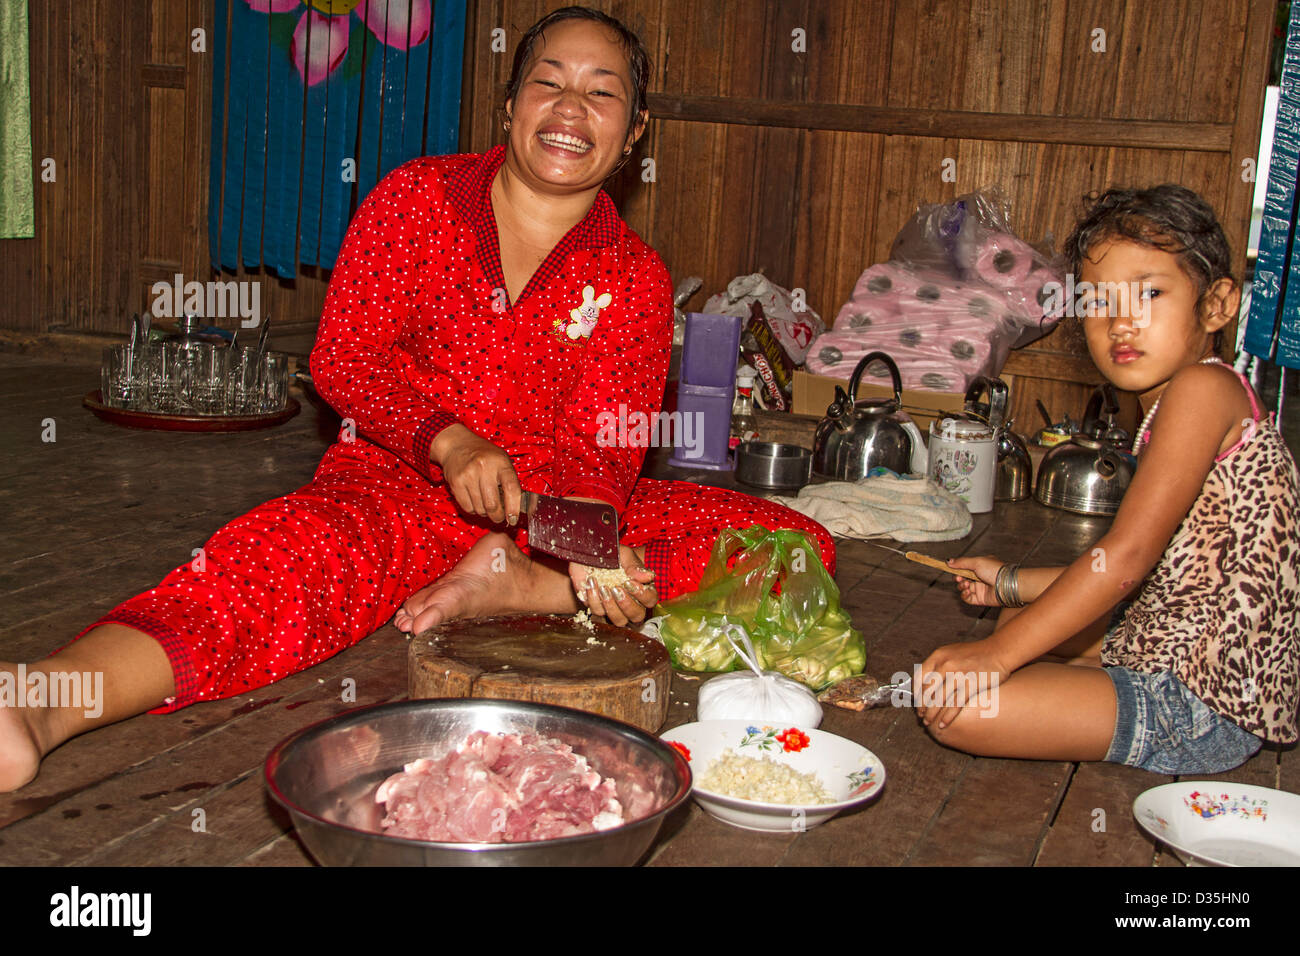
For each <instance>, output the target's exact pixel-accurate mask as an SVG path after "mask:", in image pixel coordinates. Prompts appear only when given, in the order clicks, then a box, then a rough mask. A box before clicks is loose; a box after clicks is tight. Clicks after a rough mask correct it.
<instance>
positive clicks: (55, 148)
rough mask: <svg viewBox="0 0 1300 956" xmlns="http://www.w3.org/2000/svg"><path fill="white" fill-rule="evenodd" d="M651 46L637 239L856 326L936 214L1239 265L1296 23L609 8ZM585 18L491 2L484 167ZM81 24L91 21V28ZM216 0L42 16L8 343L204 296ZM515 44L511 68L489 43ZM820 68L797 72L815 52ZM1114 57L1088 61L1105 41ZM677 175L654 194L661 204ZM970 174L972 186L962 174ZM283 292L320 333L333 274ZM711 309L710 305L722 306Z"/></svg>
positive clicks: (1065, 3)
mask: <svg viewBox="0 0 1300 956" xmlns="http://www.w3.org/2000/svg"><path fill="white" fill-rule="evenodd" d="M591 2H592V3H593V5H595V6H598V7H601V8H602V9H606V10H609V11H610V12H612V13H613V14H614V15H616V16H618V17H620V18H621V19H623V20H624V21H625V22H627V23H628V24H629V25H630V26H632V27H633V29H635V30H637V32H638V33H640V34H641V36H642V37H643V39H644V40H645V41H646V43H647V45H648V46H649V48H650V50H651V53H652V56H653V59H654V64H655V67H654V73H653V79H652V83H651V89H652V92H653V96H652V101H651V107H652V112H653V113H654V115H655V117H656V119H655V120H654V122H652V124H651V127H650V131H649V132H648V133H647V135H646V137H645V138H644V139H643V140H642V144H641V146H640V148H639V150H638V152H637V153H636V154H634V160H635V161H634V162H632V163H629V164H628V166H627V168H626V169H625V170H624V171H623V173H622V174H621V175H620V176H619V178H618V180H617V181H616V182H614V183H613V184H612V185H611V192H612V193H613V194H614V197H615V199H616V201H618V203H619V206H620V208H621V209H622V211H623V213H624V215H625V216H626V218H627V219H628V221H629V222H630V223H631V224H632V226H633V228H635V229H637V230H638V231H639V232H640V233H641V234H642V235H643V236H644V237H645V238H646V239H647V241H649V242H650V243H651V244H652V245H654V246H655V247H656V248H657V249H659V250H660V252H662V253H663V255H664V258H665V259H666V260H667V262H668V265H669V268H670V269H671V270H672V271H673V274H674V275H675V276H677V277H682V276H685V275H689V274H697V275H702V276H703V277H704V279H705V287H706V291H708V292H712V291H716V290H719V289H721V288H722V287H723V285H724V284H725V283H726V282H727V281H728V280H729V279H730V278H731V277H733V276H735V275H738V274H741V273H746V272H751V271H754V270H758V269H762V270H764V271H766V272H767V274H768V275H770V276H771V277H772V278H773V279H775V280H776V281H778V282H781V283H783V284H785V285H788V286H793V285H797V286H800V287H802V288H804V289H806V290H807V293H808V301H809V302H810V303H811V304H812V305H813V307H814V308H816V309H817V310H818V311H819V312H821V313H822V314H823V315H826V316H828V317H830V316H833V315H834V313H835V312H836V311H837V310H838V308H839V305H840V304H841V303H842V302H843V300H844V299H845V298H846V297H847V295H848V293H849V290H850V289H851V288H852V285H853V282H854V280H855V279H856V277H857V275H858V273H859V272H860V271H861V270H862V269H863V268H864V267H865V266H866V265H868V264H870V263H871V262H875V261H878V260H880V259H883V258H886V257H887V256H888V251H889V246H890V243H891V241H892V239H893V237H894V235H895V233H896V232H897V230H898V228H899V227H900V225H901V224H902V222H903V221H904V220H905V219H906V218H907V216H909V215H910V214H911V212H912V211H913V210H914V209H915V207H916V206H917V205H918V204H919V203H924V202H936V201H941V200H947V199H951V198H953V197H954V196H956V195H959V194H961V193H963V192H968V191H970V190H972V189H975V188H978V187H980V186H983V185H986V184H990V183H998V184H1001V185H1002V186H1003V187H1004V188H1005V189H1006V190H1007V192H1008V194H1009V196H1010V198H1011V202H1012V208H1013V214H1014V217H1015V222H1016V225H1017V227H1018V228H1019V230H1020V231H1021V233H1022V234H1023V235H1025V236H1026V237H1027V238H1030V239H1034V240H1037V239H1040V238H1043V237H1044V236H1049V235H1050V236H1051V237H1053V238H1055V240H1056V241H1057V242H1058V243H1059V241H1060V239H1061V238H1062V237H1063V236H1064V235H1065V234H1066V233H1067V232H1068V230H1069V227H1070V224H1071V222H1072V219H1073V216H1074V214H1075V212H1076V210H1077V208H1078V202H1079V198H1080V197H1081V196H1082V195H1083V194H1085V193H1087V192H1089V191H1091V190H1094V189H1098V188H1101V187H1104V186H1106V185H1108V184H1111V183H1149V182H1155V181H1163V180H1172V181H1177V182H1182V183H1185V184H1187V185H1189V186H1191V187H1193V188H1195V189H1198V190H1200V191H1202V192H1203V193H1204V194H1205V195H1206V196H1207V198H1209V199H1210V201H1211V202H1212V203H1214V204H1215V206H1216V208H1218V209H1219V211H1220V214H1221V215H1222V217H1223V219H1224V222H1225V226H1226V228H1227V229H1228V233H1229V238H1230V240H1231V241H1232V243H1233V245H1234V248H1235V250H1236V254H1237V263H1238V270H1239V271H1241V269H1242V268H1243V267H1244V255H1245V252H1244V250H1245V244H1246V234H1247V229H1248V218H1249V215H1250V198H1251V194H1252V189H1253V186H1252V184H1250V183H1247V182H1243V180H1242V177H1241V162H1242V160H1243V159H1246V158H1250V157H1253V156H1255V155H1256V152H1257V143H1258V131H1259V119H1260V115H1261V113H1262V102H1263V88H1264V82H1265V75H1266V69H1267V55H1268V49H1269V44H1270V41H1271V26H1272V17H1273V13H1274V8H1275V3H1274V0H1176V2H1170V3H1162V4H1152V3H1147V2H1145V0H1050V2H1040V0H897V2H885V0H729V2H727V3H721V2H717V3H708V2H706V3H701V2H698V0H612V2H611V0H591ZM561 3H562V0H477V2H471V6H470V17H469V30H468V35H467V38H466V67H465V69H466V72H465V77H466V95H465V99H464V102H463V106H462V145H463V147H464V148H465V149H468V150H481V149H485V148H487V147H488V146H490V145H492V144H493V143H495V142H498V141H500V138H501V133H500V126H499V123H498V107H499V106H500V100H501V92H502V89H503V84H504V82H505V80H506V77H507V73H508V70H509V64H510V53H511V52H512V51H513V47H514V44H515V42H516V41H517V40H518V38H519V37H520V36H521V35H522V33H523V31H524V30H525V29H526V28H527V27H528V26H529V24H531V23H532V22H533V21H534V20H535V19H536V18H537V17H538V16H540V15H541V14H543V13H544V12H545V11H546V10H548V9H551V8H554V7H556V6H559V5H561ZM74 10H75V16H74ZM214 10H215V0H80V2H77V3H75V4H74V2H73V0H43V2H42V3H39V4H32V5H31V12H30V17H31V52H32V99H33V131H32V133H33V136H32V138H33V148H34V155H35V162H36V163H37V166H38V170H39V164H40V161H41V159H42V158H44V157H46V156H48V157H51V158H53V159H54V160H55V162H56V163H57V167H56V168H57V173H58V176H57V180H56V182H54V183H43V182H41V181H40V180H39V179H38V180H37V184H36V201H37V210H36V217H37V219H36V221H37V238H36V239H34V240H0V287H3V288H4V289H5V292H6V294H5V296H4V297H3V300H2V302H0V328H6V329H17V330H25V331H47V330H51V329H66V330H79V331H81V330H87V331H104V332H117V333H124V332H125V331H126V329H127V327H128V326H127V323H128V317H129V315H130V314H131V313H132V312H135V311H140V310H144V309H147V308H148V307H149V305H150V303H151V301H152V296H151V294H150V292H149V287H150V285H151V284H152V283H153V282H154V281H156V280H158V279H170V277H171V276H172V275H173V274H174V273H176V272H181V273H182V274H184V275H185V277H186V278H187V279H190V278H198V279H206V278H209V277H210V276H211V275H212V273H211V270H210V268H209V266H208V259H207V252H206V244H207V242H206V220H207V169H208V149H209V130H208V127H209V115H210V114H209V109H210V100H211V78H212V62H211V55H212V50H211V45H210V44H209V50H208V52H207V53H197V52H193V51H192V50H191V48H190V40H191V30H192V29H193V28H194V27H196V26H204V27H206V28H207V29H208V30H209V41H210V40H211V25H212V20H213V17H214ZM497 27H503V28H504V29H505V30H506V45H507V52H506V53H494V52H493V51H492V36H491V34H492V30H493V29H495V28H497ZM796 29H802V30H804V31H805V35H806V45H807V51H806V52H794V51H793V50H792V31H794V30H796ZM1098 29H1101V30H1105V32H1106V50H1105V52H1104V53H1103V52H1093V50H1092V47H1093V45H1094V32H1093V31H1094V30H1098ZM645 159H652V160H654V164H655V181H654V182H653V183H646V182H643V181H642V180H641V173H642V165H641V163H642V161H643V160H645ZM945 159H951V160H953V161H954V164H955V165H954V169H955V173H956V176H955V181H953V182H945V181H944V179H943V177H942V176H941V172H942V169H943V165H942V164H943V161H944V160H945ZM257 278H260V279H261V280H262V289H261V293H262V307H263V311H264V313H266V314H270V315H272V316H274V317H275V318H276V319H277V321H278V322H279V323H281V324H282V325H283V324H286V323H303V324H304V325H306V326H307V327H310V326H311V324H312V323H314V322H315V321H316V319H317V318H318V316H319V313H320V307H321V302H322V300H323V296H324V290H325V286H326V281H327V277H326V276H324V275H321V274H319V273H309V274H307V275H304V276H301V277H300V278H299V279H298V280H297V281H296V282H291V283H286V282H282V281H280V280H278V279H275V278H274V277H268V276H258V277H257ZM702 302H703V296H701V297H698V298H697V299H696V300H695V301H694V304H695V305H696V306H698V305H700V304H702ZM1007 371H1008V372H1010V373H1014V374H1015V375H1016V381H1017V383H1018V387H1017V395H1016V396H1015V407H1016V413H1017V417H1018V419H1020V420H1021V421H1022V422H1027V421H1029V420H1030V419H1029V417H1028V414H1027V409H1028V407H1029V406H1030V405H1031V403H1032V399H1033V398H1042V399H1043V400H1044V401H1045V402H1046V403H1047V404H1048V406H1049V407H1051V408H1052V409H1053V410H1065V409H1074V410H1075V411H1076V412H1077V411H1078V410H1079V409H1081V407H1082V404H1083V400H1084V398H1085V397H1086V395H1087V393H1088V388H1086V387H1085V386H1083V385H1080V384H1077V383H1079V382H1092V381H1096V380H1097V377H1096V372H1095V370H1093V369H1092V366H1091V363H1090V362H1089V361H1088V359H1087V358H1086V353H1085V350H1084V348H1083V343H1082V336H1081V335H1080V333H1079V330H1078V329H1077V327H1074V326H1072V325H1065V326H1063V327H1062V328H1061V329H1060V330H1058V331H1057V332H1055V333H1054V334H1053V335H1052V336H1051V337H1050V338H1049V339H1047V340H1045V341H1044V342H1043V343H1042V345H1041V346H1039V347H1034V348H1030V349H1026V350H1023V351H1021V352H1019V353H1016V354H1015V355H1014V356H1013V357H1012V359H1011V361H1010V363H1009V364H1008V368H1007Z"/></svg>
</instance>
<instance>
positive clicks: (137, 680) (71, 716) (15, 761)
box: [0, 624, 176, 793]
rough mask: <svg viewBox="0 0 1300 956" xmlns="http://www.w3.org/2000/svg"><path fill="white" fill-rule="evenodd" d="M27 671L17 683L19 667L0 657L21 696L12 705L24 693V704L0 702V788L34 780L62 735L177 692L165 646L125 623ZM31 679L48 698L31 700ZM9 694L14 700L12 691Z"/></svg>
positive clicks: (96, 631)
mask: <svg viewBox="0 0 1300 956" xmlns="http://www.w3.org/2000/svg"><path fill="white" fill-rule="evenodd" d="M24 670H25V677H26V680H25V681H24V682H19V681H18V679H17V678H18V666H17V665H14V664H10V663H7V662H0V674H3V676H0V680H3V681H5V682H6V684H7V685H8V686H7V687H6V688H5V689H6V691H8V690H9V689H12V691H13V693H14V694H15V695H16V696H15V698H14V700H13V703H15V704H17V703H18V700H19V698H21V701H22V704H23V706H12V707H10V706H6V705H5V704H0V793H7V792H9V791H10V790H17V789H18V788H19V787H22V786H25V785H26V784H28V783H30V782H31V781H32V780H33V779H34V778H35V776H36V773H37V771H38V770H39V769H40V762H41V761H42V760H43V759H44V758H45V755H46V754H48V753H49V752H50V751H52V750H54V749H55V748H56V747H58V746H59V745H60V744H62V743H63V742H64V741H65V740H68V739H69V738H71V737H75V736H77V734H82V733H85V732H86V731H88V730H94V729H95V728H96V727H103V726H105V725H107V724H111V723H114V722H116V721H119V720H123V719H125V718H127V717H134V716H135V715H136V714H142V713H144V712H145V711H146V710H149V709H151V708H153V707H157V706H158V705H159V704H160V703H162V701H163V700H164V699H166V698H167V697H170V696H171V695H172V694H175V693H176V685H175V681H174V679H173V677H172V665H171V661H170V660H169V659H168V657H167V653H166V651H164V650H163V648H162V645H161V644H159V643H158V642H157V641H156V640H154V639H153V638H152V637H150V636H149V635H148V634H145V633H142V632H141V631H137V630H135V629H134V628H129V627H126V626H124V625H122V624H104V625H101V626H99V627H96V628H93V629H91V630H90V631H88V632H87V633H86V634H85V635H83V636H82V638H81V640H79V641H77V642H76V643H74V644H70V645H68V646H67V647H66V648H64V649H63V650H61V651H60V652H59V653H57V654H54V655H52V656H50V657H47V658H45V659H43V660H39V661H35V662H34V663H31V664H27V665H25V667H24ZM36 674H43V675H44V680H43V681H42V682H41V683H39V684H38V683H36V682H34V681H33V675H36ZM73 675H75V676H76V679H71V678H72V676H73ZM56 676H57V677H58V682H57V686H58V687H59V692H58V693H56V692H55V691H54V688H55V686H56V682H55V677H56ZM11 681H12V683H10V682H11ZM29 685H30V686H31V687H32V688H34V689H36V696H41V697H43V698H44V699H43V700H39V701H37V700H33V699H31V698H30V697H29ZM42 689H43V691H44V692H43V693H42ZM4 700H5V701H6V702H8V701H9V696H8V693H6V695H5V698H4Z"/></svg>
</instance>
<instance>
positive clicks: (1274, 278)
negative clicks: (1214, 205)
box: [1242, 4, 1300, 368]
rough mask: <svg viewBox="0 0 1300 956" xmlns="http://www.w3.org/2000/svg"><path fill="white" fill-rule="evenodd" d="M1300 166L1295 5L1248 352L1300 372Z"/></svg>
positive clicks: (1299, 22) (1299, 43)
mask: <svg viewBox="0 0 1300 956" xmlns="http://www.w3.org/2000/svg"><path fill="white" fill-rule="evenodd" d="M1298 161H1300V4H1292V5H1291V22H1290V25H1289V27H1288V30H1287V38H1286V54H1285V57H1284V59H1283V63H1282V88H1281V91H1280V95H1279V98H1278V105H1277V123H1276V126H1275V127H1274V132H1273V158H1272V161H1271V162H1270V163H1269V170H1268V189H1267V192H1266V193H1265V199H1264V219H1263V226H1262V229H1261V232H1260V240H1259V258H1258V259H1257V260H1256V262H1255V281H1254V285H1253V286H1252V287H1251V294H1250V314H1249V315H1248V316H1247V318H1246V331H1245V335H1244V336H1243V338H1242V346H1243V348H1244V349H1245V351H1247V352H1249V353H1250V354H1251V355H1255V356H1258V357H1259V358H1263V359H1271V360H1273V361H1274V362H1276V363H1277V364H1278V365H1284V366H1286V367H1288V368H1300V246H1297V244H1296V242H1295V227H1296V171H1297V163H1298Z"/></svg>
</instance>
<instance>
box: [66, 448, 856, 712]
mask: <svg viewBox="0 0 1300 956" xmlns="http://www.w3.org/2000/svg"><path fill="white" fill-rule="evenodd" d="M524 484H525V487H527V486H528V485H529V484H530V482H528V481H527V480H525V481H524ZM753 524H761V525H764V526H765V527H769V528H793V529H796V530H800V531H806V532H809V533H810V534H811V535H812V536H814V537H815V539H816V542H817V546H818V547H819V548H820V550H821V554H822V560H823V562H824V563H825V564H826V567H827V569H828V570H829V571H830V572H831V573H832V574H834V571H835V545H834V542H833V540H832V539H831V537H830V535H829V534H828V533H827V532H826V530H825V529H824V528H822V526H821V525H819V524H817V523H816V522H815V521H813V520H812V519H810V518H806V517H804V516H803V515H800V514H798V513H797V512H794V511H791V510H789V509H788V508H784V507H782V506H780V505H776V504H773V503H771V502H768V501H764V500H762V499H759V498H754V497H751V496H749V495H745V494H741V493H739V492H734V491H727V490H724V489H716V488H707V487H701V486H698V485H694V484H691V483H689V482H677V481H655V480H650V479H645V478H643V479H641V480H640V481H638V482H637V485H636V488H635V490H634V491H633V493H632V497H631V499H630V500H629V502H628V506H627V508H626V510H625V512H624V515H623V533H622V536H621V540H622V541H623V543H625V544H627V545H629V546H631V547H637V546H639V545H643V544H644V545H646V564H647V566H649V567H650V569H651V570H653V571H654V572H655V577H656V588H657V590H658V593H659V596H660V598H661V599H667V598H670V597H673V596H675V595H677V594H680V593H682V592H684V591H689V590H692V589H693V588H694V587H695V586H696V584H697V583H698V581H699V578H700V575H701V573H702V572H703V570H704V565H705V563H706V562H707V560H708V556H709V553H710V551H711V550H712V548H713V544H714V541H715V540H716V538H717V535H718V533H719V532H720V531H721V530H722V529H724V528H728V527H735V528H747V527H749V526H750V525H753ZM491 530H492V527H491V526H490V525H488V524H487V523H471V522H469V521H466V520H465V518H464V517H463V516H462V515H461V513H460V511H459V510H458V508H457V507H456V505H455V503H454V502H453V501H452V500H451V498H450V496H449V494H448V493H447V489H446V486H445V485H443V484H437V485H434V484H430V483H429V482H428V480H427V479H425V478H424V477H423V476H422V475H420V474H419V473H418V472H416V471H415V470H414V469H413V468H411V466H409V465H407V464H406V463H405V462H403V461H401V460H400V459H398V458H396V457H394V456H392V455H389V454H388V453H386V452H383V451H381V450H379V449H377V448H374V447H373V446H368V445H365V444H363V443H360V442H358V443H356V444H353V445H335V446H334V447H333V448H331V449H330V450H329V452H328V453H327V454H326V456H325V458H324V460H323V461H322V462H321V465H320V468H319V469H318V470H317V473H316V475H315V477H314V478H313V479H312V481H311V482H310V483H309V484H307V485H306V486H304V487H302V488H300V489H299V490H297V491H295V492H294V493H293V494H289V495H285V496H284V497H282V498H276V499H274V500H273V501H268V502H267V503H266V504H263V505H259V506H258V507H256V508H254V509H253V510H252V511H250V512H248V513H247V514H245V515H243V516H242V517H239V518H236V519H235V520H234V521H232V522H230V523H229V524H227V525H226V526H225V527H223V528H222V529H221V530H219V531H218V532H217V533H216V534H214V535H213V536H212V538H210V539H209V540H208V542H207V543H206V544H205V545H204V547H203V551H202V553H201V555H200V556H199V557H196V558H195V560H194V561H191V562H189V563H187V564H185V565H183V566H181V567H180V568H177V569H176V570H175V571H173V572H172V573H171V574H169V575H167V577H166V578H164V579H163V581H162V582H161V583H160V584H159V585H158V586H157V587H155V588H152V589H151V590H149V591H146V592H145V593H143V594H140V595H137V596H136V597H134V598H131V599H130V600H128V601H125V602H124V603H122V604H121V605H119V606H118V607H117V608H115V609H114V610H113V611H111V612H109V613H108V614H107V615H105V616H104V617H103V618H101V619H100V620H99V621H97V622H96V623H95V624H93V625H91V627H88V628H86V631H89V630H90V629H91V628H93V627H97V626H99V625H101V624H108V623H118V624H124V625H126V626H128V627H132V628H135V629H137V630H140V631H143V632H145V633H147V634H150V635H151V636H153V637H154V638H156V639H157V640H158V641H159V643H161V645H162V646H163V649H164V650H165V651H166V653H167V656H168V658H169V659H170V661H171V664H172V669H173V672H174V675H175V681H176V694H175V696H174V697H172V698H169V699H168V701H167V702H166V704H165V705H164V706H162V707H160V708H158V709H157V710H156V711H155V713H166V712H169V711H173V710H176V709H178V708H181V707H184V706H186V705H188V704H191V703H195V702H196V701H204V700H216V699H220V698H223V697H231V696H234V695H237V694H241V693H245V692H247V691H250V690H253V689H255V688H258V687H263V686H265V685H267V684H270V683H272V682H274V681H276V680H279V679H280V678H282V677H286V676H288V675H289V674H293V673H295V672H297V671H300V670H303V669H304V668H307V667H310V666H312V665H313V664H317V663H319V662H320V661H323V660H325V659H326V658H328V657H331V656H332V655H334V654H336V653H338V652H339V651H341V650H343V649H344V648H346V647H350V646H351V645H353V644H355V643H356V642H357V641H359V640H361V639H362V638H364V637H366V636H367V635H369V634H371V633H373V632H374V631H376V630H377V629H378V628H380V627H382V626H383V625H384V624H386V623H387V622H388V621H390V620H391V619H392V616H393V614H394V612H395V611H396V610H397V608H398V607H400V606H401V604H402V602H403V601H404V600H406V598H407V597H408V596H409V595H410V594H412V593H413V592H415V591H417V590H419V589H420V588H422V587H424V586H425V585H427V584H429V583H430V582H432V581H434V580H436V579H437V578H439V577H441V576H442V575H443V574H445V573H446V572H447V571H449V570H450V569H451V568H452V567H454V566H455V565H456V563H457V562H458V561H459V560H460V559H461V558H462V557H463V556H464V555H465V553H466V552H467V551H468V550H469V549H470V547H471V546H472V545H473V544H474V542H476V541H477V540H478V539H479V538H480V537H482V536H483V535H484V534H487V533H488V532H489V531H491ZM517 540H518V541H519V543H520V545H521V546H522V547H524V548H525V550H527V544H526V540H527V539H526V534H525V533H524V532H523V531H520V532H518V534H517ZM86 631H83V632H82V634H85V633H86ZM80 636H81V635H78V637H80Z"/></svg>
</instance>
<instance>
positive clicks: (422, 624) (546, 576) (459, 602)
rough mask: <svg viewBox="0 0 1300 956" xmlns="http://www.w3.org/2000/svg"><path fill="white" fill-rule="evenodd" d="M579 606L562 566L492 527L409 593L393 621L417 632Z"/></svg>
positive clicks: (571, 610) (572, 609)
mask: <svg viewBox="0 0 1300 956" xmlns="http://www.w3.org/2000/svg"><path fill="white" fill-rule="evenodd" d="M577 610H578V599H577V596H576V595H575V594H574V593H573V588H572V587H571V586H570V584H569V577H568V574H567V573H566V572H565V571H564V570H563V569H562V568H557V567H551V566H549V565H547V564H544V563H543V562H542V561H540V560H533V559H531V558H530V557H529V556H528V555H526V554H524V553H523V552H522V551H520V550H519V547H518V545H516V544H515V542H514V539H513V538H511V537H510V536H509V535H508V534H504V533H502V532H493V533H491V534H486V535H484V536H483V537H482V538H479V540H478V541H477V542H475V544H474V546H473V547H472V548H470V549H469V551H468V552H467V553H466V555H465V557H463V558H461V559H460V562H459V563H458V564H457V565H456V566H455V567H454V568H452V569H451V570H450V571H448V572H447V573H446V574H444V575H443V576H442V577H441V578H439V579H438V580H437V581H434V582H433V583H432V584H430V585H429V586H428V587H425V588H422V589H420V590H419V591H416V592H415V593H414V594H412V595H411V596H410V597H409V598H407V599H406V600H405V601H404V602H403V603H402V606H401V607H400V608H398V610H397V613H396V614H395V615H394V616H393V624H394V626H396V627H397V629H398V630H399V631H407V632H409V633H411V634H418V633H419V632H420V631H423V630H425V629H426V628H430V627H433V626H434V625H435V624H443V623H446V622H447V621H454V620H457V619H458V618H475V617H491V616H492V615H494V614H513V613H520V612H529V611H531V612H533V613H537V614H572V613H574V612H575V611H577Z"/></svg>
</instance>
